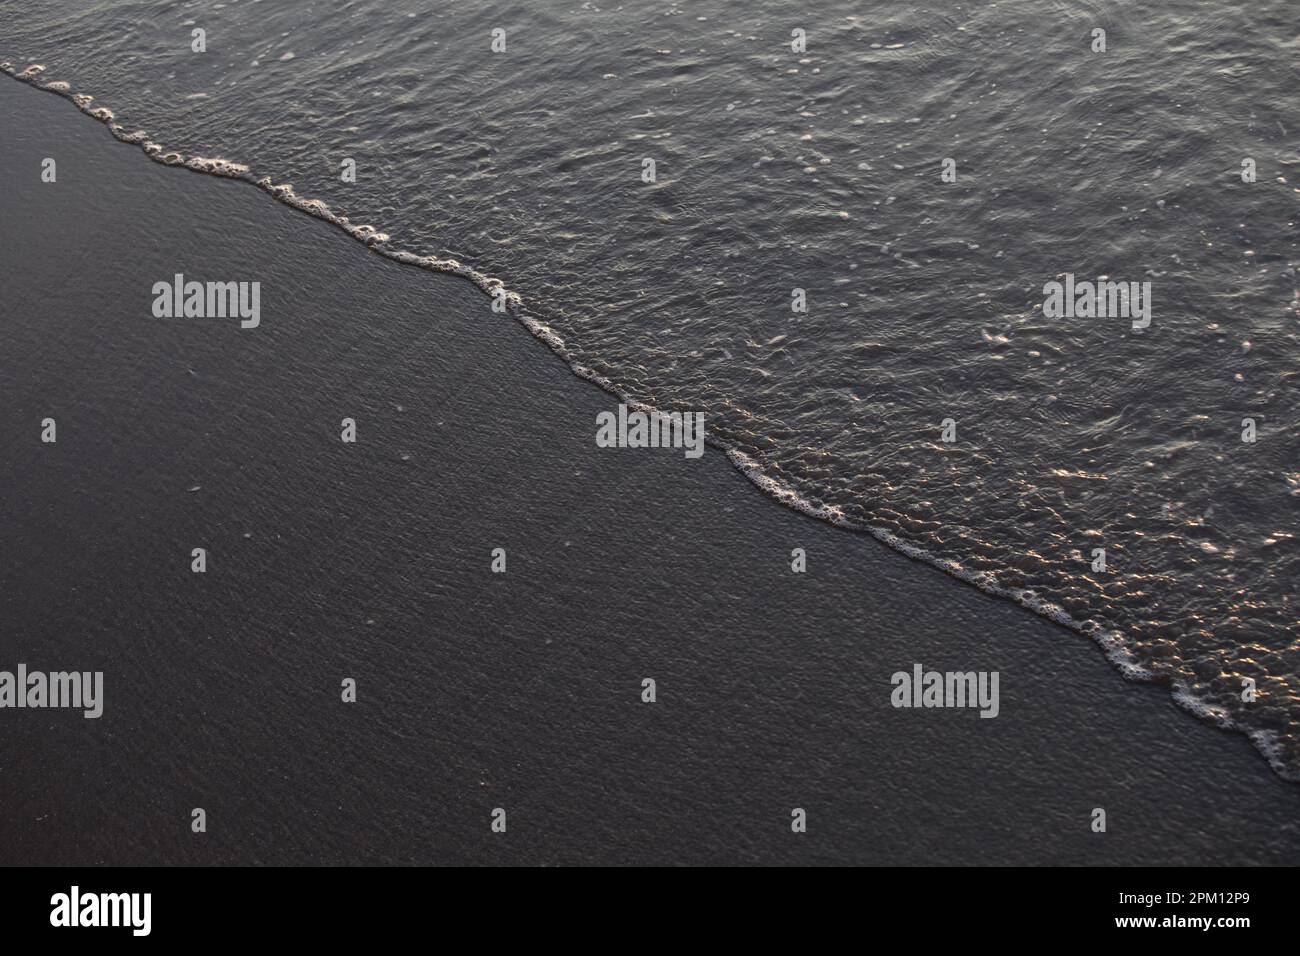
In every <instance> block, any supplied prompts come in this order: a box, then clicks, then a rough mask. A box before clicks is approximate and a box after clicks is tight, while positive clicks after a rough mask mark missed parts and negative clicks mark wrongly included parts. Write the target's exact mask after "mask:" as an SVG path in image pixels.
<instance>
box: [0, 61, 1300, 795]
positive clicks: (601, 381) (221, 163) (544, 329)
mask: <svg viewBox="0 0 1300 956" xmlns="http://www.w3.org/2000/svg"><path fill="white" fill-rule="evenodd" d="M0 71H3V72H5V73H8V74H9V75H10V76H12V77H14V78H15V79H18V80H21V81H23V82H24V83H28V84H30V85H32V86H34V87H36V88H38V89H42V90H47V91H49V92H51V93H55V94H57V95H59V96H62V97H63V98H64V99H66V100H69V101H71V102H72V103H73V104H75V105H76V107H77V108H78V109H80V110H81V111H82V112H83V113H85V114H86V115H88V116H92V117H94V118H95V119H97V120H99V121H100V122H101V123H104V124H105V125H107V126H108V129H109V132H111V133H112V134H113V136H115V137H116V138H117V139H118V140H120V141H121V142H123V143H130V144H132V145H136V146H139V147H140V148H141V149H142V150H143V151H144V153H145V155H147V156H148V157H149V158H150V159H152V160H153V161H154V162H158V163H163V164H164V165H167V166H183V167H185V168H186V169H191V170H193V171H194V172H198V173H207V174H208V175H211V176H222V177H225V178H227V179H237V180H242V181H243V182H246V183H251V184H252V185H254V186H256V187H258V188H259V189H261V190H263V191H264V192H266V193H269V194H270V195H271V196H272V197H274V198H275V199H276V200H278V201H280V202H282V203H284V204H286V205H288V206H292V207H293V208H295V209H298V210H300V211H302V212H305V213H307V214H308V215H310V216H315V217H316V218H317V219H323V220H324V221H325V222H328V223H330V224H331V225H333V226H336V227H337V228H339V229H342V230H343V231H344V232H346V233H347V234H348V235H350V236H351V237H352V238H353V239H356V240H357V241H358V242H361V243H363V244H364V245H366V246H368V247H369V248H370V250H371V251H372V252H375V253H378V254H379V255H381V256H384V257H386V258H388V259H392V260H393V261H395V262H400V263H402V264H404V265H411V266H417V267H419V268H422V269H428V270H429V271H431V272H444V273H448V274H450V275H455V276H460V277H461V278H463V279H467V280H469V281H470V282H472V283H474V285H476V286H478V288H479V289H481V290H482V291H483V292H484V293H486V294H487V295H488V296H491V297H494V298H495V297H496V296H498V295H499V294H500V295H502V297H503V300H504V304H505V309H506V311H507V312H508V313H509V314H510V315H511V316H513V317H514V318H515V319H516V320H517V321H518V322H519V323H520V324H521V325H523V326H524V328H526V329H527V330H528V331H529V333H531V334H532V335H533V336H534V337H535V338H537V339H539V340H540V341H542V342H543V343H545V344H546V345H547V346H548V347H549V348H550V349H551V351H553V352H554V353H555V354H556V355H558V356H559V357H560V358H561V359H563V360H564V361H565V363H566V364H568V366H569V368H570V369H571V370H572V371H573V373H574V374H575V375H577V376H578V377H579V378H582V379H585V380H586V381H588V382H591V383H592V384H594V385H596V386H597V387H599V388H600V389H602V390H604V391H606V392H608V393H610V394H611V395H613V396H615V397H617V398H618V399H619V401H621V402H623V403H624V404H626V405H627V406H628V407H629V408H632V409H635V410H638V411H644V412H651V411H655V410H656V409H655V408H654V407H653V406H651V405H647V404H646V403H644V402H641V401H638V400H637V399H635V398H633V397H632V396H630V395H628V394H626V393H625V392H624V391H623V390H622V389H621V388H619V387H618V386H617V385H616V384H615V383H614V382H612V381H611V380H610V379H608V378H607V377H605V376H603V375H599V374H597V373H596V372H595V371H593V370H592V369H590V368H589V367H587V366H585V365H582V364H580V363H579V362H578V361H577V359H576V358H575V357H574V355H573V353H572V351H571V350H570V349H569V348H568V346H567V345H566V344H565V341H564V338H563V337H562V336H561V335H560V334H559V333H558V332H556V331H555V330H554V329H552V328H551V327H550V326H548V325H546V323H545V322H543V321H541V320H540V319H538V318H537V317H535V316H533V315H530V314H529V313H528V312H527V311H526V310H525V308H524V301H523V298H522V297H521V296H520V295H519V294H518V293H516V292H513V291H511V290H509V289H507V288H506V286H505V283H504V282H503V281H502V280H500V279H497V278H494V277H492V276H488V275H486V274H484V273H482V272H480V271H478V270H477V269H474V268H473V267H471V266H468V265H465V264H464V263H462V262H460V261H458V260H456V259H439V258H437V257H436V256H426V255H419V254H417V253H413V252H408V251H405V250H402V249H398V248H395V247H393V246H391V245H390V244H389V236H388V234H387V233H384V232H380V231H379V230H378V229H376V228H375V227H374V226H370V225H361V224H357V223H353V222H352V221H350V220H349V219H348V217H347V216H341V215H339V214H337V213H335V212H334V211H333V210H331V209H330V207H329V206H328V205H327V204H326V203H325V202H323V201H321V200H319V199H307V198H304V197H301V196H299V195H298V194H297V193H295V192H294V189H293V186H292V185H290V184H288V183H275V182H273V181H272V180H271V178H270V177H268V176H264V177H260V178H259V177H257V176H255V175H254V174H253V173H252V171H251V170H250V168H249V167H248V166H246V165H244V164H242V163H237V162H233V161H231V160H227V159H220V158H211V157H204V156H188V157H187V156H184V155H182V154H181V153H178V152H167V151H164V148H163V146H162V144H161V143H156V142H154V141H153V140H151V139H150V138H149V134H148V133H146V132H144V131H143V130H135V131H133V132H128V131H127V130H126V128H125V127H123V126H122V125H121V124H119V123H118V122H117V120H116V118H115V117H114V115H113V112H112V110H109V109H107V108H105V107H96V106H92V105H91V104H92V103H93V102H94V97H93V96H90V95H88V94H85V93H74V92H72V85H71V84H70V83H67V82H65V81H62V80H55V81H53V82H41V80H42V77H43V75H44V73H45V67H44V66H43V65H41V64H32V65H31V66H28V67H27V68H26V69H24V70H22V71H21V72H20V71H18V70H17V69H16V68H15V67H14V65H13V64H12V63H10V62H8V61H6V62H0ZM705 441H706V442H707V443H708V444H709V445H710V446H712V447H714V448H718V449H720V450H721V451H723V452H724V453H725V454H726V456H727V458H728V460H730V462H731V463H732V465H734V466H735V467H736V468H737V469H738V470H739V471H740V472H741V474H743V475H744V476H745V477H746V478H748V479H749V481H750V482H751V483H753V484H754V485H755V486H756V487H758V488H759V489H760V490H761V491H763V492H764V493H765V494H767V495H768V496H769V497H771V498H773V499H775V500H776V501H778V502H780V503H781V504H783V505H785V506H786V507H789V508H793V509H794V510H795V511H798V512H800V513H801V514H805V515H807V516H808V517H810V518H815V519H817V520H819V521H825V522H828V523H830V524H832V525H835V526H836V527H839V528H844V529H846V530H849V531H854V532H859V533H865V534H869V535H871V536H872V537H873V538H875V539H876V540H878V541H880V542H882V543H884V544H885V545H887V546H888V547H890V548H893V549H894V550H895V551H898V552H900V553H902V554H904V555H906V556H907V557H909V558H912V559H913V560H916V561H920V562H923V563H925V564H928V565H930V566H932V567H935V568H938V569H939V570H941V571H943V572H945V573H946V574H949V575H951V576H952V577H955V578H957V579H958V580H960V581H964V582H965V583H967V584H970V585H973V586H974V587H977V588H979V589H980V590H981V591H983V592H985V593H986V594H990V595H993V596H995V597H999V598H1004V599H1006V600H1010V601H1014V602H1015V603H1016V604H1019V605H1020V606H1021V607H1023V608H1026V609H1027V610H1029V611H1032V612H1034V613H1035V614H1038V615H1040V616H1042V617H1045V618H1047V619H1048V620H1050V621H1053V622H1055V623H1057V624H1059V625H1061V626H1062V627H1065V628H1068V629H1070V630H1072V631H1074V632H1076V633H1078V634H1082V635H1084V636H1085V637H1089V638H1091V639H1092V640H1093V641H1095V642H1096V643H1097V645H1098V646H1099V647H1100V648H1101V649H1102V651H1103V652H1104V653H1105V654H1106V657H1107V658H1108V659H1109V660H1110V662H1111V663H1112V664H1114V665H1115V667H1116V668H1117V669H1118V670H1119V671H1120V673H1121V674H1123V675H1124V677H1125V678H1126V679H1128V680H1131V681H1137V682H1143V683H1148V682H1156V683H1161V682H1167V683H1169V684H1170V693H1171V696H1172V697H1173V700H1174V701H1175V703H1177V704H1178V705H1179V706H1180V707H1182V708H1183V709H1185V710H1187V711H1189V712H1190V713H1192V714H1194V715H1196V716H1197V717H1199V718H1201V719H1202V720H1205V721H1208V722H1209V723H1212V724H1215V725H1216V726H1218V727H1221V728H1223V729H1225V730H1235V731H1238V732H1240V733H1243V734H1245V735H1246V736H1247V737H1248V739H1249V740H1250V741H1251V743H1252V744H1253V745H1254V746H1255V748H1256V749H1257V750H1258V751H1259V752H1260V753H1261V754H1262V755H1263V756H1264V758H1265V759H1266V760H1267V761H1268V764H1269V766H1270V767H1272V769H1273V770H1274V772H1276V773H1277V774H1278V776H1280V777H1282V778H1283V779H1284V780H1288V781H1291V782H1294V783H1300V768H1297V769H1292V768H1290V767H1288V766H1287V765H1286V764H1285V763H1284V762H1283V760H1282V752H1283V751H1282V747H1281V744H1280V742H1279V740H1278V735H1277V733H1276V732H1275V731H1270V730H1251V729H1249V728H1246V727H1242V726H1241V725H1239V724H1237V723H1236V722H1234V721H1233V720H1232V718H1231V717H1230V716H1229V715H1228V714H1227V713H1226V712H1225V711H1224V710H1223V709H1222V708H1220V707H1218V706H1216V705H1215V704H1213V703H1211V702H1208V701H1204V700H1202V699H1200V698H1198V697H1196V696H1195V695H1194V694H1192V693H1191V691H1190V690H1189V689H1188V688H1187V686H1186V685H1185V684H1182V683H1180V682H1177V681H1172V682H1170V681H1164V680H1162V679H1161V678H1160V677H1158V676H1157V675H1155V674H1153V673H1152V672H1151V671H1150V670H1148V669H1147V668H1146V667H1144V666H1142V664H1141V663H1140V662H1139V661H1138V660H1137V658H1136V657H1135V656H1134V655H1133V653H1132V651H1131V650H1130V648H1129V646H1128V644H1127V643H1126V642H1125V640H1124V635H1123V633H1122V632H1120V631H1117V630H1113V629H1110V628H1106V627H1103V626H1101V625H1100V624H1098V623H1097V622H1095V621H1090V620H1089V621H1080V620H1078V619H1076V618H1074V617H1072V616H1071V615H1070V614H1068V613H1067V612H1066V611H1065V610H1064V609H1063V608H1061V607H1059V606H1057V605H1055V604H1052V603H1051V602H1049V601H1045V600H1043V599H1042V598H1040V597H1038V596H1037V595H1036V594H1034V593H1033V592H1032V591H1029V590H1026V589H1021V588H1008V587H1003V586H1002V585H999V584H998V583H997V581H996V580H995V579H994V578H993V576H992V575H991V574H988V573H987V572H976V571H972V570H970V569H968V568H965V567H963V566H962V564H961V563H960V562H958V561H954V560H952V559H951V558H945V557H943V556H942V555H938V554H935V553H933V552H931V551H928V550H926V549H925V548H922V547H919V546H918V545H915V544H912V543H911V542H909V541H906V540H905V539H903V538H901V537H899V536H898V535H897V534H895V533H894V532H893V531H891V530H889V529H887V528H881V527H878V526H875V525H870V524H865V523H862V522H857V521H852V520H850V519H848V518H846V517H845V516H844V514H843V512H842V511H841V510H840V509H839V508H837V507H835V506H833V505H823V504H817V503H816V502H814V501H811V500H809V499H807V498H805V497H802V496H801V495H799V494H798V492H796V491H795V490H794V489H793V488H791V487H790V486H789V485H787V484H785V483H784V482H782V481H780V480H778V479H776V478H773V477H772V476H770V475H768V474H767V473H766V472H764V471H763V468H762V465H761V464H760V463H759V462H758V461H756V460H755V459H754V458H752V457H750V456H749V455H747V454H746V453H745V452H743V451H741V450H740V449H738V448H733V447H732V446H731V445H729V444H727V443H726V442H725V441H723V440H722V439H720V438H718V437H717V436H715V435H713V434H711V433H709V432H708V431H707V429H706V431H705Z"/></svg>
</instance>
